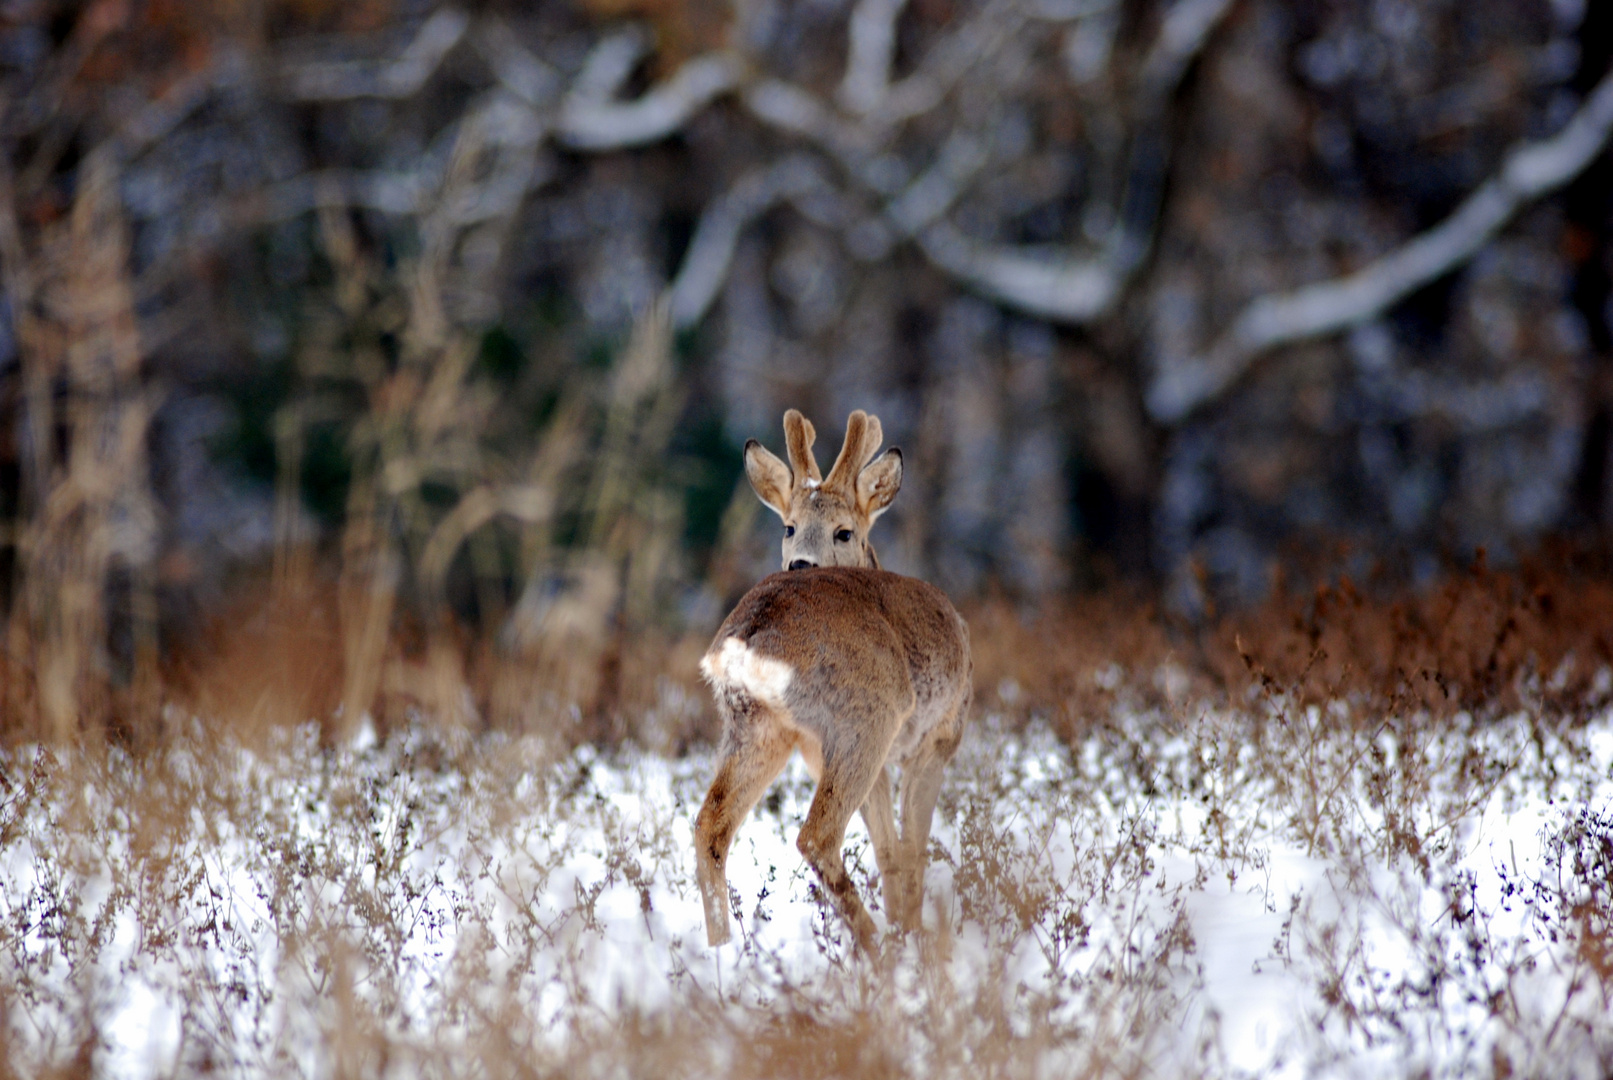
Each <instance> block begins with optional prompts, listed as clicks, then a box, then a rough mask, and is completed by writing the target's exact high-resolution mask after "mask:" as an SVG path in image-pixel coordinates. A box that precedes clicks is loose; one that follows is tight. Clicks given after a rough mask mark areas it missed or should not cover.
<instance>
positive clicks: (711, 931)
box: [694, 708, 795, 945]
mask: <svg viewBox="0 0 1613 1080" xmlns="http://www.w3.org/2000/svg"><path fill="white" fill-rule="evenodd" d="M726 720H727V727H728V731H727V732H726V733H725V736H724V739H723V756H722V760H721V761H720V762H719V763H718V765H717V775H716V777H715V778H714V779H713V780H712V781H711V788H710V790H709V791H707V792H706V801H705V803H704V805H702V806H701V807H700V814H699V815H698V816H697V817H696V818H695V824H694V842H695V876H696V879H697V880H698V881H699V883H700V897H701V900H702V902H703V903H704V905H705V909H706V941H707V943H708V944H711V945H721V944H723V943H724V942H726V941H727V940H728V939H729V938H730V937H731V936H732V935H731V932H730V929H729V926H728V847H729V845H730V844H732V843H733V840H734V834H735V833H736V832H738V831H739V826H740V823H741V822H743V821H744V820H745V817H746V815H748V814H749V813H750V812H751V808H752V807H754V806H755V805H756V800H758V799H760V798H761V797H762V792H764V791H766V790H767V788H768V785H769V784H771V783H772V782H773V780H774V779H775V778H776V777H777V776H778V774H779V773H780V772H781V771H782V770H783V769H784V765H785V763H786V762H787V761H789V759H790V751H791V750H793V749H795V736H794V735H793V733H791V732H790V731H789V730H788V729H786V728H785V727H784V725H783V724H781V723H779V722H778V720H777V719H776V718H775V717H773V716H772V715H771V714H770V713H767V712H764V711H761V710H760V709H759V708H758V709H755V710H753V711H750V712H749V713H748V714H741V715H737V716H730V717H728V718H726ZM736 721H737V722H736Z"/></svg>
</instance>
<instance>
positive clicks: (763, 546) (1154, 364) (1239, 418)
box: [0, 0, 1613, 734]
mask: <svg viewBox="0 0 1613 1080" xmlns="http://www.w3.org/2000/svg"><path fill="white" fill-rule="evenodd" d="M1610 56H1613V5H1609V4H1606V3H1596V2H1594V0H732V2H724V0H543V2H540V3H517V2H514V0H487V2H483V3H466V4H463V5H460V6H444V5H441V4H438V3H435V2H425V0H205V2H204V0H93V2H89V3H75V2H67V0H3V2H0V271H3V281H4V304H3V306H0V515H3V517H4V520H5V523H6V530H5V533H4V540H5V546H4V548H3V549H0V557H3V559H4V563H5V565H4V566H0V582H4V588H5V592H4V595H3V603H4V606H5V617H6V620H7V621H6V633H7V638H6V642H7V648H6V654H5V668H4V674H5V698H6V708H7V709H8V714H7V715H8V725H9V724H16V723H18V722H19V721H18V718H19V717H24V716H26V717H30V718H33V720H31V721H29V723H37V725H40V726H42V727H43V729H44V730H46V731H55V732H57V733H59V734H62V733H67V732H70V731H72V730H74V729H75V728H76V726H77V725H78V724H79V723H80V722H81V720H82V719H83V718H84V717H86V716H89V715H92V714H94V715H100V714H105V713H108V712H111V713H120V712H128V711H129V710H131V709H132V710H135V711H139V710H141V709H145V710H150V709H153V708H156V705H155V704H154V703H155V702H157V701H159V700H161V699H162V698H163V697H164V695H165V694H166V693H169V692H170V691H171V689H172V687H175V686H184V685H190V686H192V687H193V688H195V687H202V688H207V687H211V688H212V690H209V691H207V692H209V693H217V692H220V691H219V690H218V688H219V687H220V686H223V685H226V684H231V685H234V686H238V687H246V689H243V690H242V691H241V692H242V693H243V694H245V695H246V698H243V700H247V701H248V703H249V706H250V707H251V708H258V707H259V704H258V703H259V702H261V700H263V697H262V694H261V693H258V692H257V691H254V690H252V689H251V688H252V687H258V688H260V689H261V687H262V686H264V685H266V684H267V683H270V682H278V683H280V684H284V685H292V684H295V685H297V686H306V687H308V688H309V689H308V690H307V692H306V696H305V697H301V698H297V700H296V701H294V702H293V703H292V704H290V705H286V706H284V708H288V709H291V710H292V712H293V714H300V717H302V718H306V717H307V716H308V715H311V714H312V715H324V713H323V711H322V710H326V709H330V708H336V707H337V706H338V705H339V708H340V709H345V710H346V715H348V716H353V715H356V714H357V713H358V712H361V711H364V710H366V709H369V708H371V707H372V704H373V702H374V701H375V700H376V699H377V696H378V695H381V694H383V693H385V692H389V691H395V692H397V693H401V694H405V695H406V696H409V697H410V699H411V700H425V701H428V702H431V703H433V707H435V708H437V709H439V710H440V711H443V712H445V713H449V714H451V713H453V712H454V711H455V710H456V709H458V710H463V711H465V712H467V713H468V712H473V711H474V712H480V713H482V714H484V715H485V714H487V713H488V711H489V710H491V711H492V712H494V713H497V712H498V711H499V708H500V706H499V705H498V703H497V702H496V701H490V700H489V697H488V695H489V694H492V693H493V692H492V691H488V692H487V693H485V694H478V693H477V692H472V693H470V694H466V693H465V691H464V688H465V687H467V686H470V687H472V688H473V690H474V688H475V687H476V686H478V685H484V684H485V685H491V686H511V687H512V688H510V689H508V690H507V691H503V692H504V693H506V698H505V706H504V707H506V708H507V709H510V710H515V711H517V712H519V711H520V710H523V709H526V710H530V709H533V708H539V707H540V706H539V705H534V704H532V703H533V702H535V701H537V702H540V703H541V702H548V705H546V706H541V707H546V708H554V709H563V708H566V707H569V706H568V704H567V703H573V702H576V701H592V702H595V703H596V704H598V703H599V702H601V701H603V702H604V703H605V706H608V704H609V701H610V699H611V697H612V695H616V694H621V693H625V692H626V691H625V690H623V689H622V687H623V686H626V685H628V684H630V683H631V672H632V671H633V670H634V667H633V665H634V660H633V655H634V653H633V650H634V649H635V648H640V647H641V646H640V645H639V644H634V643H642V642H652V643H656V642H658V643H660V644H658V645H655V646H654V647H653V648H651V646H647V645H646V646H642V647H643V648H645V649H650V651H652V652H653V651H655V650H659V653H658V655H659V659H658V660H657V661H656V662H655V664H654V665H652V667H653V669H654V670H656V671H665V670H667V669H668V666H669V665H671V664H673V661H669V660H668V659H667V656H668V655H670V654H669V652H668V650H671V654H675V659H676V660H678V661H679V662H681V661H683V660H686V661H687V663H685V664H683V667H686V668H687V669H688V670H687V671H686V672H684V673H683V674H684V677H687V678H689V679H692V672H693V657H694V656H695V655H697V654H698V652H697V651H696V652H693V653H690V652H688V647H687V646H684V645H681V644H678V643H679V642H681V641H682V640H683V638H684V635H692V640H697V641H698V639H699V638H701V637H703V636H704V635H709V633H710V632H711V630H712V629H713V628H714V627H715V625H716V622H717V621H718V619H720V617H721V616H722V614H723V613H724V612H725V611H726V609H727V606H728V605H729V604H730V603H731V602H732V601H733V600H734V599H735V598H736V597H737V595H738V594H739V593H740V592H742V591H743V590H744V589H745V588H746V587H747V586H748V585H749V584H751V583H752V582H753V581H754V580H755V579H756V578H757V577H759V576H760V575H761V574H762V573H764V572H766V571H768V570H770V569H772V568H773V567H774V563H775V559H776V557H777V556H776V551H777V547H776V544H777V537H776V533H775V530H774V522H773V521H772V519H771V518H770V517H767V516H766V515H765V511H763V510H762V509H761V508H760V506H759V505H758V504H757V503H756V501H755V499H754V497H753V496H752V495H751V494H750V492H749V489H748V487H746V486H745V485H744V481H743V478H742V475H741V472H740V447H741V445H742V444H743V442H744V440H745V439H746V438H749V437H756V438H760V439H762V440H763V441H764V442H765V443H767V444H768V445H770V446H772V447H774V448H775V449H777V448H779V447H780V446H781V444H782V432H781V430H780V427H779V424H780V416H781V414H782V412H783V410H784V409H785V408H787V407H792V406H793V407H797V408H800V409H802V410H803V411H805V412H806V413H807V415H808V416H810V417H812V418H813V419H814V421H815V422H816V424H817V426H818V428H819V430H820V431H822V432H823V433H824V438H823V442H822V445H820V447H819V452H820V454H831V455H832V453H833V452H834V450H835V449H837V448H838V444H839V437H840V431H841V425H842V424H843V422H844V417H845V416H846V414H847V413H848V412H849V411H850V410H851V409H854V408H863V409H867V410H869V411H870V412H873V413H876V414H877V415H878V416H879V417H880V418H881V420H882V421H883V424H884V429H885V431H886V433H887V438H888V440H889V442H891V443H893V444H897V445H900V446H901V447H902V448H903V450H904V451H905V453H906V461H907V463H908V468H907V473H906V479H905V483H904V488H905V490H904V492H903V494H902V495H901V497H900V498H899V499H898V500H897V502H896V504H895V506H894V507H893V509H892V511H891V513H890V514H889V515H888V516H887V517H886V518H885V520H884V522H883V523H882V524H881V525H880V526H879V530H878V533H877V534H876V541H877V543H878V545H879V548H880V552H881V556H882V559H883V561H884V562H885V565H886V566H887V567H889V568H892V569H896V570H899V571H902V572H907V573H914V574H918V575H921V576H924V577H927V578H930V579H931V580H934V581H936V582H937V583H939V584H941V585H943V586H944V587H945V588H946V589H948V590H949V591H950V592H951V593H952V594H953V595H954V596H956V597H958V598H960V599H967V598H970V597H980V596H985V595H989V596H995V597H998V598H1005V599H1007V600H1008V601H1010V602H1012V603H1015V604H1020V605H1035V604H1037V603H1040V602H1045V601H1047V600H1049V599H1052V598H1057V597H1061V596H1067V595H1069V594H1071V593H1072V592H1080V591H1083V590H1093V589H1096V588H1099V587H1102V586H1106V585H1113V584H1114V583H1117V582H1119V583H1122V584H1124V585H1127V586H1128V587H1131V588H1135V589H1140V590H1143V591H1145V592H1147V591H1154V592H1157V594H1158V595H1159V596H1161V597H1162V598H1163V603H1164V606H1165V608H1166V609H1167V610H1170V611H1173V612H1176V613H1179V614H1180V616H1182V617H1184V618H1187V619H1193V618H1201V617H1204V616H1205V615H1207V614H1211V613H1214V612H1215V611H1217V610H1222V611H1224V610H1227V609H1228V607H1229V606H1235V605H1238V604H1249V603H1254V602H1257V601H1259V600H1261V599H1262V598H1263V597H1265V596H1266V595H1267V593H1268V591H1269V590H1271V589H1272V588H1273V585H1274V581H1275V578H1276V574H1275V568H1276V567H1279V566H1289V567H1299V568H1301V569H1303V567H1305V566H1307V565H1313V566H1314V565H1316V564H1317V563H1318V561H1319V560H1334V561H1337V560H1342V561H1343V563H1344V564H1345V565H1347V566H1349V567H1352V568H1353V569H1352V572H1354V573H1357V574H1367V573H1369V572H1370V571H1372V570H1373V569H1374V568H1377V569H1379V570H1384V572H1386V573H1387V574H1389V575H1390V576H1391V577H1393V578H1394V579H1395V580H1397V581H1400V582H1403V583H1409V584H1412V585H1417V584H1423V583H1427V582H1429V581H1432V580H1433V579H1434V578H1436V577H1437V576H1438V575H1439V574H1440V573H1441V572H1442V570H1443V568H1445V567H1446V566H1447V565H1448V564H1449V561H1450V560H1452V559H1455V560H1457V561H1462V560H1465V559H1467V558H1469V557H1471V555H1472V553H1473V552H1474V551H1475V550H1477V549H1478V548H1480V547H1483V548H1485V549H1487V550H1488V552H1489V555H1490V558H1491V560H1492V562H1493V561H1497V560H1499V561H1501V562H1503V563H1505V561H1506V560H1508V559H1509V558H1513V557H1516V556H1518V555H1521V554H1523V553H1526V552H1528V551H1530V550H1532V549H1534V548H1535V547H1536V546H1537V545H1539V544H1540V543H1541V542H1542V541H1543V540H1544V539H1545V538H1547V537H1550V536H1554V535H1561V534H1564V533H1577V534H1582V535H1590V534H1594V533H1595V532H1596V531H1597V530H1599V529H1601V528H1603V527H1604V526H1606V525H1607V524H1609V522H1610V520H1613V490H1610V485H1613V470H1610V467H1609V465H1610V460H1613V459H1610V455H1613V326H1610V324H1613V302H1610V280H1613V157H1610V155H1609V154H1608V153H1607V152H1606V147H1607V143H1608V139H1609V133H1610V131H1613V78H1610V76H1609V74H1608V72H1609V65H1610ZM764 518H765V520H764ZM1385 568H1386V569H1385ZM977 632H978V631H977ZM231 635H234V636H233V637H232V636H231ZM277 635H278V636H277ZM290 640H294V641H295V642H297V643H298V644H297V645H296V647H295V648H291V649H289V651H288V650H287V649H285V648H278V649H277V648H276V647H272V643H273V642H276V641H278V642H280V643H281V644H282V645H283V644H284V643H285V642H286V641H290ZM197 641H201V642H204V643H205V648H203V649H200V650H198V649H196V648H191V649H189V651H188V652H187V649H186V643H187V642H192V643H194V642H197ZM694 648H695V649H696V650H698V645H696V646H694ZM680 650H681V651H680ZM198 653H203V654H205V659H204V660H198V659H197V655H198ZM517 661H518V662H519V665H520V666H521V670H523V671H524V672H527V673H528V674H527V675H525V676H523V680H521V681H520V682H519V684H518V685H513V686H512V684H511V683H510V681H509V680H508V679H505V680H503V681H502V682H501V681H500V680H498V679H493V678H491V676H485V671H486V670H492V669H493V668H499V666H500V665H505V667H504V668H500V670H507V669H508V667H509V666H510V665H514V664H516V663H517ZM198 665H200V667H198ZM232 665H233V666H232ZM203 669H205V670H203ZM646 670H650V669H649V668H647V669H646ZM680 670H681V669H680ZM221 671H223V672H233V674H232V675H230V676H229V677H228V678H223V677H218V675H219V672H221ZM478 671H483V672H484V675H483V676H478V674H477V672H478ZM479 678H480V679H482V682H480V683H479V682H478V679H479ZM164 686H166V687H168V688H169V690H164V689H163V687H164ZM299 692H300V691H299ZM196 693H197V694H199V695H201V696H202V697H205V694H203V692H202V690H196ZM254 694H256V695H257V696H253V695H254ZM494 696H497V695H494ZM664 697H665V694H664V693H663V694H662V698H664ZM198 700H200V699H198ZM201 703H202V705H204V706H205V705H206V702H205V701H202V702H201ZM213 705H214V707H217V708H225V707H226V706H227V703H224V704H220V703H218V702H214V703H213ZM277 707H278V706H277ZM608 714H609V709H608V707H602V708H601V709H596V710H594V712H593V713H591V715H602V716H603V715H608Z"/></svg>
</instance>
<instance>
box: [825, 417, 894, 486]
mask: <svg viewBox="0 0 1613 1080" xmlns="http://www.w3.org/2000/svg"><path fill="white" fill-rule="evenodd" d="M884 439H885V434H884V431H883V430H882V429H881V428H880V425H879V417H877V416H869V415H868V414H867V413H865V412H863V411H862V410H861V409H858V410H857V411H856V412H854V413H852V414H851V416H850V417H848V418H847V419H846V442H845V445H843V446H842V447H841V448H840V456H839V457H837V458H835V463H834V468H832V469H830V470H829V478H828V479H827V480H825V481H824V482H823V486H824V487H826V488H844V489H846V490H847V491H850V490H852V486H853V484H855V482H856V480H857V474H858V473H859V472H861V471H862V467H863V466H864V465H866V464H868V459H869V458H871V457H873V456H874V451H875V450H878V449H879V444H880V443H881V442H883V441H884Z"/></svg>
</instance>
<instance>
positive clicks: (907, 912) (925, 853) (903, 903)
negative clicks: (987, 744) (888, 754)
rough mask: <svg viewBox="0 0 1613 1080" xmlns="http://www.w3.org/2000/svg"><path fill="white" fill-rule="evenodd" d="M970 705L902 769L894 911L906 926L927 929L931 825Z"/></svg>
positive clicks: (927, 739)
mask: <svg viewBox="0 0 1613 1080" xmlns="http://www.w3.org/2000/svg"><path fill="white" fill-rule="evenodd" d="M967 707H968V706H967V702H964V703H962V704H960V705H958V706H957V707H956V708H954V710H953V711H952V712H951V713H949V714H948V715H947V717H946V719H945V720H943V721H942V722H941V723H940V724H939V725H937V726H936V728H935V730H933V731H931V732H930V733H929V734H928V735H926V736H925V737H924V740H923V741H922V742H921V743H919V746H918V749H917V750H916V751H914V753H913V755H912V757H910V758H909V759H908V761H907V763H906V764H905V765H904V766H903V768H902V839H901V856H900V857H901V863H902V883H901V889H900V899H899V900H898V902H897V904H896V906H895V907H894V908H893V909H892V910H893V912H894V914H895V917H896V918H897V919H898V920H900V922H901V923H902V925H903V926H906V927H908V928H910V929H915V930H916V929H919V928H921V927H922V926H923V925H924V871H925V869H926V868H927V867H928V866H929V862H930V824H931V821H932V819H933V818H934V817H935V804H936V800H937V799H939V798H940V796H941V781H942V779H943V778H944V776H945V773H946V767H947V762H949V761H951V760H952V755H953V754H955V753H957V750H958V743H959V742H961V741H962V738H963V715H964V710H965V709H966V708H967Z"/></svg>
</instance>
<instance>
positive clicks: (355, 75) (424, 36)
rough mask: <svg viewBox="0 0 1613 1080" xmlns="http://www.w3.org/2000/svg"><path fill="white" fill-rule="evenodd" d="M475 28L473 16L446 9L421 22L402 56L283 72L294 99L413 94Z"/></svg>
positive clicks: (305, 66)
mask: <svg viewBox="0 0 1613 1080" xmlns="http://www.w3.org/2000/svg"><path fill="white" fill-rule="evenodd" d="M469 28H470V16H468V15H466V14H465V13H464V12H463V11H459V10H457V9H455V8H442V9H441V10H439V11H437V12H436V13H434V14H433V15H432V16H431V18H429V19H427V20H426V21H425V22H424V23H422V24H421V26H420V30H419V32H418V33H416V34H415V36H414V40H413V41H411V42H410V43H409V45H408V47H407V48H405V49H404V50H403V52H402V53H401V54H400V55H399V56H398V57H397V58H396V59H394V60H385V61H370V60H344V61H338V62H335V63H307V64H299V65H296V66H293V67H289V68H287V69H286V70H285V71H284V73H283V79H284V85H285V94H286V96H287V97H288V98H290V99H291V100H293V101H346V100H349V99H352V98H363V97H379V98H408V97H413V96H414V95H415V94H416V93H417V92H419V90H420V88H421V87H422V86H424V85H425V84H426V80H427V79H429V78H431V76H432V75H433V74H434V73H435V72H436V70H437V68H438V67H440V66H441V65H442V62H443V60H444V59H445V58H446V57H447V56H448V54H449V53H450V52H452V51H453V48H454V46H455V45H458V44H459V42H460V40H461V39H462V38H464V36H465V31H466V30H468V29H469Z"/></svg>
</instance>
